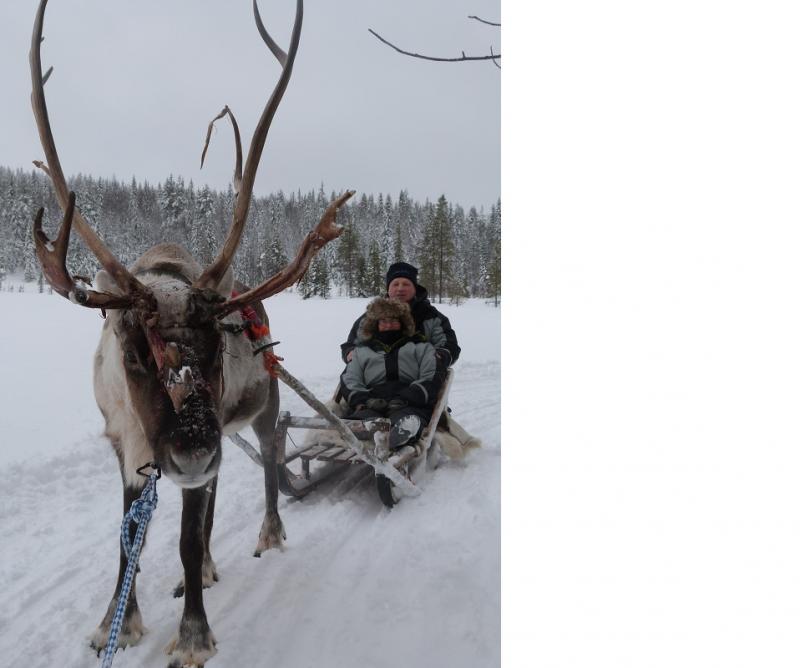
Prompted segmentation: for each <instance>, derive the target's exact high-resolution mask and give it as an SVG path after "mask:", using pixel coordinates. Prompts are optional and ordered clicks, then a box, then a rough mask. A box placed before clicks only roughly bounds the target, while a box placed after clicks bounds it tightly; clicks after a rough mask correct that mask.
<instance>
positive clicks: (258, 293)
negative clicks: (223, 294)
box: [217, 190, 355, 318]
mask: <svg viewBox="0 0 800 668" xmlns="http://www.w3.org/2000/svg"><path fill="white" fill-rule="evenodd" d="M354 194H355V191H354V190H346V191H345V192H344V193H342V195H340V196H339V197H338V198H337V199H336V200H334V201H333V202H331V203H330V204H329V205H328V208H327V209H325V212H324V213H323V214H322V217H321V218H320V220H319V223H317V226H316V227H315V228H314V229H313V230H311V231H310V232H309V233H308V234H307V235H306V237H305V239H303V242H302V243H301V244H300V248H299V249H298V250H297V254H296V255H295V258H294V260H292V262H291V263H290V264H287V265H286V266H285V267H284V268H283V269H281V270H280V271H279V272H278V273H277V274H275V275H274V276H272V277H271V278H268V279H267V280H266V281H264V282H263V283H262V284H261V285H259V286H258V287H255V288H253V289H252V290H248V291H247V292H244V293H242V294H241V295H238V296H237V297H235V298H233V299H229V300H228V301H226V302H224V303H223V304H221V305H220V306H218V307H217V309H218V314H217V317H218V318H222V317H224V316H226V315H227V314H228V313H231V312H233V311H235V310H237V309H239V308H241V307H242V306H244V305H245V304H250V303H252V302H255V301H260V300H262V299H266V298H267V297H272V296H273V295H276V294H278V293H279V292H281V291H283V290H285V289H286V288H288V287H289V286H290V285H293V284H294V283H296V282H297V281H299V280H300V279H301V278H302V277H303V274H305V273H306V270H307V269H308V266H309V265H310V264H311V260H312V259H314V256H315V255H316V254H317V253H318V252H319V251H320V249H321V248H322V247H323V246H324V245H325V244H327V243H328V242H329V241H333V240H334V239H336V238H338V237H339V236H340V235H341V234H342V232H344V228H343V227H342V226H341V225H337V224H336V212H337V211H338V210H339V208H340V207H341V206H342V205H343V204H344V203H345V202H346V201H347V200H349V199H350V198H351V197H352V196H353V195H354Z"/></svg>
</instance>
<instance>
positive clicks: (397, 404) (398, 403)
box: [389, 397, 408, 413]
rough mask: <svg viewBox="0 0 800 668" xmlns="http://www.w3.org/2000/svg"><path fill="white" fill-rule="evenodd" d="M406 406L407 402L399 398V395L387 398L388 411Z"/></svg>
mask: <svg viewBox="0 0 800 668" xmlns="http://www.w3.org/2000/svg"><path fill="white" fill-rule="evenodd" d="M406 406H408V402H407V401H406V400H405V399H401V398H400V397H395V398H394V399H389V412H390V413H391V412H392V411H399V410H400V409H401V408H405V407H406Z"/></svg>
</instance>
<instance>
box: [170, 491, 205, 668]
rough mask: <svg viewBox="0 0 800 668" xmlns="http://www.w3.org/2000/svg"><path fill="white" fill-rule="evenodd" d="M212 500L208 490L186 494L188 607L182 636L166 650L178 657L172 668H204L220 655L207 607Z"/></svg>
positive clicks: (184, 531)
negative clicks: (205, 576) (207, 537)
mask: <svg viewBox="0 0 800 668" xmlns="http://www.w3.org/2000/svg"><path fill="white" fill-rule="evenodd" d="M208 499H209V495H208V494H207V493H206V489H205V486H202V487H199V488H195V489H184V490H183V513H182V515H181V546H180V551H181V562H182V563H183V582H184V588H185V590H184V599H183V601H184V605H183V617H181V622H180V626H179V627H178V634H177V635H176V636H175V637H174V638H173V639H172V641H171V642H170V643H169V645H167V647H166V650H165V651H166V653H167V654H169V655H176V657H175V659H174V660H173V661H172V662H170V664H169V668H180V667H181V666H187V665H188V666H199V667H201V666H203V665H204V664H205V662H206V661H208V660H209V659H210V658H211V657H212V656H214V655H215V654H216V653H217V650H216V648H215V645H216V644H217V641H216V640H215V639H214V634H213V633H211V629H210V628H209V626H208V620H207V619H206V611H205V607H204V606H203V558H204V554H205V545H204V537H203V531H204V525H205V515H206V509H207V507H208Z"/></svg>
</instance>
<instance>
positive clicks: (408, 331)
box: [358, 297, 416, 341]
mask: <svg viewBox="0 0 800 668" xmlns="http://www.w3.org/2000/svg"><path fill="white" fill-rule="evenodd" d="M381 318H397V319H398V320H399V321H400V324H401V326H402V331H403V334H405V335H406V336H413V335H414V332H415V331H416V326H415V325H414V317H413V316H412V315H411V309H410V308H409V307H408V304H406V303H405V302H400V301H396V300H394V299H387V298H386V297H378V298H377V299H373V300H372V301H371V302H370V303H369V306H367V312H366V314H365V315H364V318H363V319H362V320H361V327H360V328H359V332H358V333H359V336H360V337H361V338H362V339H364V340H365V341H368V340H370V339H371V338H372V337H373V335H374V334H375V332H377V331H378V320H380V319H381Z"/></svg>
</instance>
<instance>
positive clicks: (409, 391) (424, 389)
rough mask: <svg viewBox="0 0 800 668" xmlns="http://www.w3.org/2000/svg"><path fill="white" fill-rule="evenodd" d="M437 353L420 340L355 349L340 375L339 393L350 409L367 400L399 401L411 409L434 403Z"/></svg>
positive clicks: (417, 337) (368, 344)
mask: <svg viewBox="0 0 800 668" xmlns="http://www.w3.org/2000/svg"><path fill="white" fill-rule="evenodd" d="M435 374H436V352H435V348H434V347H433V345H431V344H430V343H427V342H425V341H422V337H419V336H414V337H405V338H403V339H401V340H400V341H398V342H397V343H395V345H394V346H391V347H388V346H384V345H383V344H382V343H380V342H378V341H371V342H367V343H364V344H361V345H357V346H356V347H355V348H354V349H353V359H352V360H351V361H350V362H348V363H347V368H346V369H345V370H344V373H343V374H342V393H343V396H344V398H345V400H346V401H347V403H348V404H350V405H351V406H352V407H354V408H355V407H356V406H358V405H359V404H362V403H364V402H365V401H366V400H367V399H369V398H370V397H380V398H383V399H392V398H394V397H400V398H403V399H405V400H406V401H408V403H409V404H411V405H412V406H418V407H425V406H430V405H433V404H434V403H435V402H436V396H437V394H438V383H437V382H436V380H435Z"/></svg>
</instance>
